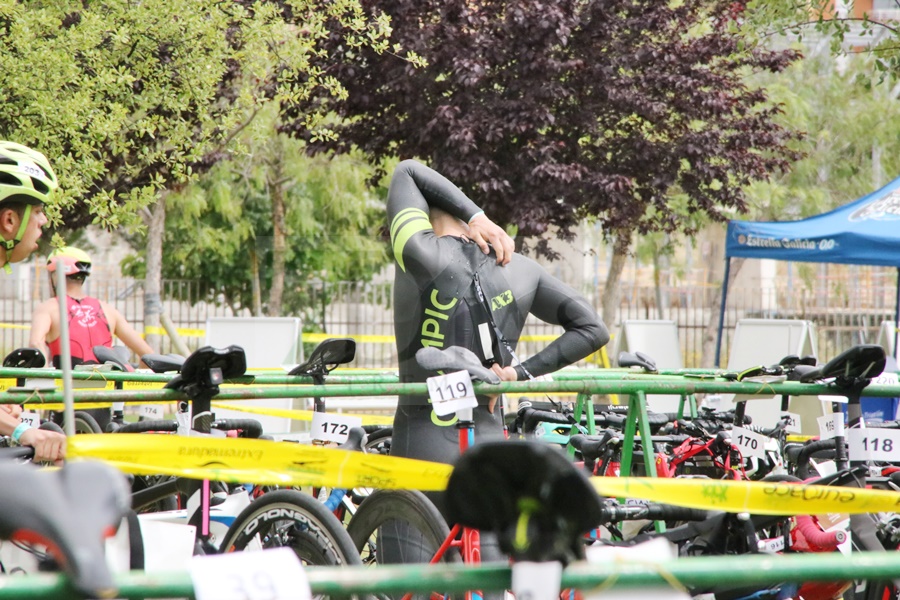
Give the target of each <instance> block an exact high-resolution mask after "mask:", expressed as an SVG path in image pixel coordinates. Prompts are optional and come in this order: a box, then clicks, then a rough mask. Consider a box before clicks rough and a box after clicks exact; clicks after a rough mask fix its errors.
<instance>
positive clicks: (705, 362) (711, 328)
mask: <svg viewBox="0 0 900 600" xmlns="http://www.w3.org/2000/svg"><path fill="white" fill-rule="evenodd" d="M746 260H747V259H746V258H732V259H731V271H730V273H729V275H728V281H727V282H724V283H723V284H722V285H727V286H728V288H729V289H730V288H731V287H732V285H733V284H734V280H735V279H737V276H738V273H740V272H741V267H743V266H744V262H745V261H746ZM722 285H720V286H719V290H718V291H719V294H718V296H716V297H717V298H718V299H719V302H718V304H713V305H712V307H711V310H710V311H709V320H707V322H706V329H704V331H703V346H702V348H701V354H700V368H703V369H711V368H713V367H714V366H715V362H716V340H717V339H718V332H719V311H720V310H721V306H722ZM723 327H724V325H723ZM723 338H724V335H723Z"/></svg>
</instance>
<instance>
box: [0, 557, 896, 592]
mask: <svg viewBox="0 0 900 600" xmlns="http://www.w3.org/2000/svg"><path fill="white" fill-rule="evenodd" d="M305 571H306V574H307V577H308V579H309V583H310V588H311V590H312V593H313V594H327V595H346V594H379V593H381V594H384V593H391V592H407V591H409V592H420V593H427V592H429V591H433V590H441V591H446V592H462V591H465V590H474V589H481V590H485V591H487V590H503V589H508V588H509V586H510V582H511V579H512V578H511V573H512V571H511V569H510V568H509V567H508V566H506V565H478V566H469V565H462V564H450V565H404V566H390V567H340V568H334V567H307V568H306V569H305ZM898 575H900V552H883V553H882V552H877V553H873V552H869V553H856V554H853V555H851V556H844V555H842V554H839V553H829V554H791V555H785V556H780V555H761V554H757V555H744V556H709V557H691V558H679V559H676V560H673V561H668V562H664V563H646V562H640V561H637V560H635V561H633V562H628V563H622V562H620V563H616V564H602V565H601V564H587V563H577V564H573V565H570V566H569V567H568V568H566V569H565V570H564V571H563V577H562V586H563V588H576V589H580V590H591V589H595V588H599V587H602V588H604V589H605V588H632V589H633V588H659V587H671V583H670V582H671V581H677V582H678V583H680V584H681V585H683V586H687V587H707V586H715V585H720V586H721V585H722V584H723V583H727V585H728V586H729V587H731V586H744V585H748V586H755V585H759V586H764V585H769V584H773V583H779V582H806V581H846V580H863V579H868V580H888V579H891V578H893V577H897V576H898ZM116 582H117V583H118V585H119V592H118V594H117V595H116V597H117V598H127V599H135V600H137V599H140V598H193V597H194V592H193V585H192V583H191V578H190V575H189V574H188V573H187V572H186V571H179V572H166V573H157V574H152V575H151V574H146V573H143V572H140V571H133V572H131V573H125V574H120V575H118V576H117V577H116ZM648 593H652V590H651V591H650V592H648ZM76 598H79V596H77V595H76V594H75V593H74V592H73V591H72V590H71V588H69V586H68V584H67V583H66V580H65V578H64V577H63V576H61V575H29V576H11V577H9V576H7V577H0V600H32V599H33V600H74V599H76Z"/></svg>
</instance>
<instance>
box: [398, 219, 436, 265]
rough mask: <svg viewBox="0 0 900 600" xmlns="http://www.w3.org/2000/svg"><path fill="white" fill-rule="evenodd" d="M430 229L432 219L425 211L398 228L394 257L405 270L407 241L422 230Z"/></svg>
mask: <svg viewBox="0 0 900 600" xmlns="http://www.w3.org/2000/svg"><path fill="white" fill-rule="evenodd" d="M430 229H431V221H429V220H428V219H427V218H426V217H425V216H424V213H423V214H422V215H421V216H416V217H414V218H411V219H409V220H408V221H406V222H405V223H403V224H402V225H401V226H400V227H398V228H397V232H396V235H395V236H393V247H394V258H395V259H396V260H397V264H398V265H399V266H400V268H401V269H402V270H403V271H406V265H405V264H404V263H403V248H404V247H405V246H406V242H408V241H409V238H411V237H412V236H414V235H415V234H417V233H419V232H420V231H428V230H430Z"/></svg>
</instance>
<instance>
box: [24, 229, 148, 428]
mask: <svg viewBox="0 0 900 600" xmlns="http://www.w3.org/2000/svg"><path fill="white" fill-rule="evenodd" d="M60 269H61V270H62V271H63V272H64V273H65V274H66V290H65V294H66V306H67V309H68V310H67V311H66V312H67V314H68V315H69V317H68V323H69V352H70V354H71V357H72V366H75V365H80V364H92V363H93V364H96V363H98V362H99V361H98V360H97V357H96V356H94V347H95V346H106V347H107V348H111V347H112V345H113V336H115V337H117V338H119V340H121V341H122V343H124V344H125V345H126V346H128V348H129V349H130V350H131V351H132V352H134V353H135V354H137V355H138V356H143V355H145V354H150V353H152V352H153V349H152V348H151V347H150V345H149V344H147V342H145V341H144V338H142V337H141V335H140V334H139V333H138V332H137V331H135V329H134V327H132V326H131V324H129V323H128V321H127V320H126V319H125V317H124V316H122V313H120V312H119V311H118V310H117V309H116V308H115V307H114V306H110V305H109V304H107V303H106V302H103V301H101V300H98V299H97V298H94V297H92V296H88V295H87V292H85V290H84V280H85V279H86V278H87V277H88V275H90V274H91V257H90V256H88V254H87V253H86V252H84V251H83V250H80V249H78V248H73V247H72V246H67V247H65V248H60V249H58V250H54V251H53V252H52V253H51V254H50V257H49V258H48V260H47V271H49V273H50V282H51V285H54V284H55V282H56V272H57V270H60ZM54 291H55V288H54ZM58 295H59V294H57V296H58ZM29 345H31V347H33V348H38V349H39V350H40V351H41V352H43V353H44V355H45V356H47V357H48V358H49V360H50V361H51V362H52V363H53V365H54V366H55V367H56V368H59V367H60V366H61V365H60V357H61V355H62V348H61V340H60V338H59V301H58V299H57V298H51V299H50V300H47V301H46V302H44V303H43V304H41V305H40V306H38V307H37V308H36V309H35V311H34V313H33V314H32V315H31V335H30V337H29ZM88 412H90V414H91V415H92V416H93V417H94V418H95V419H96V420H97V424H98V425H100V427H101V428H102V429H105V428H106V425H107V424H108V423H109V419H110V415H109V410H108V409H96V411H94V410H90V411H88Z"/></svg>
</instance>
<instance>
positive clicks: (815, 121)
mask: <svg viewBox="0 0 900 600" xmlns="http://www.w3.org/2000/svg"><path fill="white" fill-rule="evenodd" d="M873 67H874V60H873V59H872V57H867V56H855V57H851V58H850V59H849V60H847V61H846V65H845V66H843V67H842V68H841V69H839V68H838V67H837V65H836V64H835V59H834V58H833V57H831V56H828V55H826V56H819V57H813V58H808V59H805V60H803V61H801V62H799V63H796V64H795V65H793V66H792V67H791V68H789V69H788V70H787V71H785V72H784V73H782V74H779V75H778V76H772V77H767V78H765V79H764V81H763V84H764V85H765V87H766V89H767V90H768V91H769V93H770V94H771V96H772V98H773V99H775V100H776V101H778V102H780V103H781V104H782V106H783V108H784V112H783V114H782V115H781V116H780V117H779V119H780V120H781V122H782V123H783V124H785V125H786V126H788V127H791V128H796V129H798V130H801V131H804V132H806V135H805V136H804V137H803V138H802V139H801V140H798V141H797V142H795V143H794V147H795V149H796V150H798V151H799V152H801V153H802V154H804V155H805V158H803V159H802V160H798V161H796V162H795V163H794V164H793V166H792V168H791V170H790V172H788V173H785V174H783V175H780V176H777V177H773V178H772V179H771V180H770V181H767V182H757V183H754V184H752V185H751V186H750V187H749V188H748V192H747V197H748V201H749V203H750V205H751V207H752V212H751V214H750V218H754V219H761V220H791V219H800V218H805V217H809V216H812V215H815V214H819V213H821V212H825V211H828V210H831V209H834V208H836V207H838V206H840V205H842V204H846V203H847V202H849V201H852V200H855V199H856V198H858V197H860V196H862V195H863V194H866V193H869V192H871V191H873V190H874V189H876V188H877V187H880V186H881V185H884V184H886V183H888V182H889V181H890V180H891V179H893V178H895V177H897V176H900V102H898V100H897V97H896V94H895V93H894V92H893V91H892V88H893V86H894V85H896V81H895V80H891V79H888V80H885V82H884V83H883V84H878V85H874V86H873V85H871V82H872V81H873V79H877V77H878V76H877V75H876V74H875V73H874V69H873ZM842 70H843V72H842Z"/></svg>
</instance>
